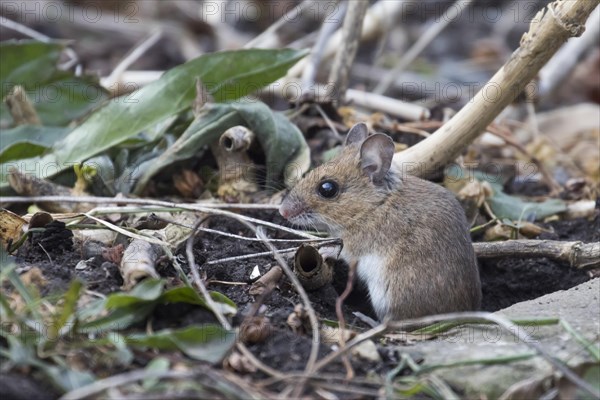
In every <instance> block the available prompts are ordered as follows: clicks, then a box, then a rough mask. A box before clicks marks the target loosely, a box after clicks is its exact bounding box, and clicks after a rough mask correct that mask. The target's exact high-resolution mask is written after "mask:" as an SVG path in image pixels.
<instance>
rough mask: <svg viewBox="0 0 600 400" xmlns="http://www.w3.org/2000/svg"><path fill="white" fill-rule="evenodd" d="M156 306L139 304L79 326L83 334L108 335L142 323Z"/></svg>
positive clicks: (151, 303)
mask: <svg viewBox="0 0 600 400" xmlns="http://www.w3.org/2000/svg"><path fill="white" fill-rule="evenodd" d="M155 306H156V304H155V303H154V302H149V303H137V304H131V305H129V306H124V307H120V308H117V309H115V310H112V311H111V312H110V313H109V314H108V315H106V316H103V317H100V318H96V319H94V320H91V321H87V322H84V323H82V324H80V325H79V331H81V332H98V333H106V332H108V331H113V330H122V329H125V328H128V327H130V326H131V325H133V324H135V323H138V322H141V321H143V320H145V319H146V317H148V315H150V314H151V313H152V311H154V307H155Z"/></svg>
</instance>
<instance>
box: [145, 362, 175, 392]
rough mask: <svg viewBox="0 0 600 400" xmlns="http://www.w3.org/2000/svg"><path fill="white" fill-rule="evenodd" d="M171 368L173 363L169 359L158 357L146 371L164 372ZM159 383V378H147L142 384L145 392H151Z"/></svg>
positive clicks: (149, 364) (150, 363)
mask: <svg viewBox="0 0 600 400" xmlns="http://www.w3.org/2000/svg"><path fill="white" fill-rule="evenodd" d="M170 366H171V362H170V361H169V360H168V359H167V358H165V357H157V358H155V359H153V360H152V361H150V362H149V363H148V365H146V368H145V369H146V371H148V372H164V371H168V370H169V367H170ZM158 382H159V380H158V378H146V379H144V380H143V382H142V388H143V389H144V390H145V391H148V390H151V389H152V388H153V387H154V386H156V384H157V383H158Z"/></svg>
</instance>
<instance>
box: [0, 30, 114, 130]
mask: <svg viewBox="0 0 600 400" xmlns="http://www.w3.org/2000/svg"><path fill="white" fill-rule="evenodd" d="M65 45H66V42H65V41H53V42H49V43H41V42H37V41H33V40H21V41H14V40H10V41H6V42H2V43H0V51H1V52H2V61H0V71H1V72H0V84H1V85H2V98H4V97H5V96H6V95H7V94H8V93H9V91H10V90H11V89H12V88H13V87H14V86H16V85H21V86H23V88H24V89H25V91H26V92H27V97H28V98H29V100H31V101H32V103H33V106H34V107H35V110H36V112H37V114H38V116H39V117H40V119H41V121H42V122H43V124H44V125H52V126H65V125H67V124H68V123H70V122H71V121H72V120H74V119H77V118H80V117H82V116H83V115H85V114H86V113H87V112H89V111H90V110H92V109H93V108H95V107H97V106H99V105H100V104H102V103H103V102H104V101H105V100H106V99H107V98H108V93H107V92H106V90H105V89H104V88H102V87H101V86H100V85H99V83H98V79H97V77H93V76H75V75H74V74H73V73H72V72H69V71H61V70H59V69H58V68H57V63H58V61H59V58H60V54H61V52H62V51H63V49H64V47H65ZM0 122H1V123H2V124H3V125H9V124H11V123H12V117H11V116H10V113H9V111H8V108H7V107H6V105H5V104H4V103H2V104H1V105H0Z"/></svg>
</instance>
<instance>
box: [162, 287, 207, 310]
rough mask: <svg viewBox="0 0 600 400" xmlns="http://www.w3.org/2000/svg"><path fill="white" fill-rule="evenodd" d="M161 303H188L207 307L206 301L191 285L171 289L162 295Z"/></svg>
mask: <svg viewBox="0 0 600 400" xmlns="http://www.w3.org/2000/svg"><path fill="white" fill-rule="evenodd" d="M160 302H161V303H188V304H196V305H199V306H203V307H207V305H206V301H204V299H203V298H202V297H201V296H200V295H199V294H198V292H196V291H195V290H194V289H193V288H191V287H189V286H181V287H177V288H173V289H169V290H167V291H166V292H164V293H163V294H162V296H160Z"/></svg>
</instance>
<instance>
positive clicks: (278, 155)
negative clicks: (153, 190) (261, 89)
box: [132, 101, 310, 194]
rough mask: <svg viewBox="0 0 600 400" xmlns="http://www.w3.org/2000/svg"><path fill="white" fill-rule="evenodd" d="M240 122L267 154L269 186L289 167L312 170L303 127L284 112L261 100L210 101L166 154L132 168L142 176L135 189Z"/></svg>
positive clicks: (297, 172) (294, 172) (138, 190)
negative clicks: (299, 126)
mask: <svg viewBox="0 0 600 400" xmlns="http://www.w3.org/2000/svg"><path fill="white" fill-rule="evenodd" d="M237 125H242V126H245V127H247V128H249V129H250V130H251V131H253V132H254V134H255V135H256V138H257V140H258V142H259V143H260V145H261V147H262V149H263V151H264V153H265V158H266V160H265V165H266V167H267V187H273V185H274V184H275V183H276V182H277V181H278V180H280V179H281V178H282V177H283V175H284V170H285V169H286V168H291V169H292V171H290V173H289V174H286V175H294V176H297V177H299V176H301V175H302V173H304V172H306V170H307V169H308V167H309V164H310V157H309V150H308V145H307V144H306V142H305V140H304V137H303V136H302V133H301V132H300V130H299V129H298V128H297V127H296V126H295V125H294V124H292V123H291V122H290V121H289V120H288V119H287V118H286V117H285V116H284V115H283V114H281V113H278V112H273V111H271V109H269V107H267V106H266V105H265V104H264V103H262V102H258V101H255V102H251V103H250V102H237V103H227V104H210V105H206V106H205V107H204V109H203V111H202V113H201V114H200V115H198V116H197V117H196V119H195V120H194V122H192V124H191V125H190V126H189V127H188V129H187V130H186V131H185V132H184V133H183V134H182V135H181V136H180V137H179V139H178V140H177V141H176V142H175V143H174V144H173V145H172V146H171V147H169V148H168V149H167V150H166V151H165V152H164V153H163V154H161V155H160V156H159V157H158V158H156V159H153V160H148V161H145V162H144V163H143V164H141V165H136V166H135V167H133V168H132V169H133V170H134V172H133V177H134V178H136V177H137V178H138V180H137V182H136V185H135V189H134V192H135V193H138V194H139V193H141V192H142V191H143V189H144V188H145V187H146V184H147V183H148V181H149V180H150V178H151V177H152V176H154V175H155V174H156V173H157V172H158V171H160V170H161V169H163V168H164V167H166V166H168V165H171V164H173V163H175V162H176V161H179V160H184V159H187V158H191V157H193V156H198V154H201V153H202V151H203V148H204V147H205V146H207V145H209V144H210V143H212V142H215V141H216V140H218V138H219V136H220V135H221V134H223V133H224V132H225V131H226V130H227V129H229V128H232V127H234V126H237ZM136 174H137V176H136Z"/></svg>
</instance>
